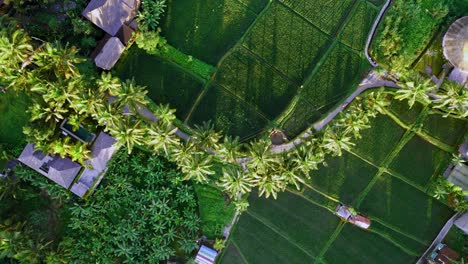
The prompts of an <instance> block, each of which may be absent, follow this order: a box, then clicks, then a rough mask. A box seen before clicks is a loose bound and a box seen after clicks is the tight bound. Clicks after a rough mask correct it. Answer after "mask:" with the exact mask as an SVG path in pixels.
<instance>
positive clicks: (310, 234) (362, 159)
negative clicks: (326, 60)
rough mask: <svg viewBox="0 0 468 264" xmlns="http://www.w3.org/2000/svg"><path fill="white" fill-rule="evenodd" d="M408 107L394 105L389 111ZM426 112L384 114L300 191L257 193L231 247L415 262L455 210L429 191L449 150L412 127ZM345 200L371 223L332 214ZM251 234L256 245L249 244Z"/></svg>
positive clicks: (255, 252)
mask: <svg viewBox="0 0 468 264" xmlns="http://www.w3.org/2000/svg"><path fill="white" fill-rule="evenodd" d="M403 109H404V107H403V106H401V105H398V106H397V107H395V106H392V105H391V106H389V108H388V111H389V112H393V113H395V112H398V111H401V110H403ZM397 110H398V111H397ZM426 112H427V109H420V111H418V112H417V116H412V117H411V116H409V115H405V117H404V118H407V119H408V120H409V119H412V120H414V121H413V122H408V123H409V125H407V126H405V127H400V125H399V124H398V122H396V121H395V120H393V119H392V118H390V117H388V116H385V115H380V116H378V117H377V118H376V119H375V120H374V121H373V124H372V127H371V128H370V129H368V130H365V133H364V134H363V138H362V139H361V140H360V141H358V143H357V146H356V147H355V148H354V149H353V151H352V152H346V153H344V154H343V156H341V157H336V158H328V159H327V163H328V166H327V167H321V168H319V169H318V170H316V171H312V172H311V174H310V176H311V179H310V181H308V182H306V186H305V187H303V189H302V190H300V191H296V190H293V189H289V190H288V191H287V192H285V193H282V194H280V195H279V197H278V199H277V200H273V199H265V198H258V197H256V194H252V195H251V196H250V198H249V201H250V203H251V206H250V207H249V209H248V211H247V212H246V213H244V215H243V216H242V217H241V219H240V221H239V223H238V225H237V226H236V229H235V230H234V234H233V235H232V236H231V238H230V240H229V243H230V244H229V247H231V245H236V249H237V251H236V252H238V253H237V254H239V255H242V256H243V258H242V260H243V262H242V263H326V264H332V263H353V262H354V263H361V262H362V263H413V262H414V261H416V259H417V258H418V257H419V256H420V255H421V254H422V253H423V252H424V251H425V250H426V248H427V247H428V246H429V245H430V243H431V242H432V240H433V239H434V238H435V236H436V235H437V234H438V233H439V231H440V229H441V228H442V226H443V225H444V224H445V222H446V221H447V220H448V219H449V218H450V217H451V216H452V215H453V214H454V212H453V211H452V210H451V209H450V208H449V207H448V206H447V205H445V204H443V203H441V202H439V201H438V200H436V199H435V198H433V197H431V196H429V195H428V194H427V187H428V182H429V180H430V178H431V177H434V176H436V175H439V174H440V173H441V172H442V171H443V170H445V168H446V167H447V166H448V164H449V160H450V156H451V155H450V154H449V153H447V152H445V151H444V150H442V149H440V148H439V147H437V146H435V145H433V144H431V143H430V142H428V141H426V140H424V138H422V137H421V136H420V135H418V134H417V133H416V130H414V129H412V126H419V124H420V123H426V122H428V121H427V120H428V118H432V117H431V116H430V115H427V113H426ZM395 115H396V117H397V118H400V116H399V115H398V114H395ZM464 125H465V124H459V125H458V126H454V127H453V129H454V130H458V129H462V128H460V126H461V127H464ZM436 132H437V131H436ZM427 133H435V132H434V130H430V129H429V130H428V131H427ZM379 135H381V136H382V137H379ZM291 188H292V187H291ZM339 203H342V204H347V205H351V206H353V207H354V208H356V210H357V211H358V212H360V213H361V214H363V215H365V216H367V217H368V218H370V219H371V222H372V224H371V227H370V228H369V229H368V230H363V229H360V228H358V227H355V226H352V225H350V224H348V223H343V222H341V221H340V219H339V218H338V217H337V216H335V215H334V213H333V212H334V209H335V207H336V206H337V205H338V204H339ZM257 237H260V239H259V240H256V241H255V242H251V241H252V240H253V239H255V238H257ZM246 240H249V241H248V243H255V245H250V244H249V245H248V246H245V247H243V246H242V245H243V244H244V243H245V242H246ZM276 243H278V244H277V245H276V246H274V247H272V246H271V245H272V244H276ZM252 247H253V248H252ZM290 254H294V257H291V255H290ZM290 257H291V259H290V260H288V261H286V260H285V259H288V258H290ZM233 258H235V256H233V254H232V253H229V254H224V255H223V256H222V257H221V258H220V263H235V262H233V261H234V260H233ZM284 261H286V262H284Z"/></svg>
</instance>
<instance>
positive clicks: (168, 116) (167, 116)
mask: <svg viewBox="0 0 468 264" xmlns="http://www.w3.org/2000/svg"><path fill="white" fill-rule="evenodd" d="M175 112H176V110H174V109H171V108H170V107H169V105H157V106H156V108H155V110H154V114H155V115H156V116H157V117H158V118H159V121H160V122H162V123H163V124H165V125H171V124H172V122H173V121H174V120H175V119H176V116H175Z"/></svg>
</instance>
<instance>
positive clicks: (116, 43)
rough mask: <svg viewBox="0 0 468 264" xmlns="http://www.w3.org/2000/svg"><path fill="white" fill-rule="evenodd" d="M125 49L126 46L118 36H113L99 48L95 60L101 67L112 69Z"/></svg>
mask: <svg viewBox="0 0 468 264" xmlns="http://www.w3.org/2000/svg"><path fill="white" fill-rule="evenodd" d="M124 50H125V46H124V45H123V44H122V42H121V41H120V40H119V39H118V38H117V37H111V38H109V39H108V40H107V41H106V43H105V44H104V46H102V48H101V50H99V52H98V53H97V56H96V58H94V62H95V63H96V66H98V67H99V68H102V69H104V70H110V69H112V67H114V65H115V63H116V62H117V61H118V60H119V58H120V56H121V55H122V53H123V51H124Z"/></svg>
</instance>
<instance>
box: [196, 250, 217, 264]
mask: <svg viewBox="0 0 468 264" xmlns="http://www.w3.org/2000/svg"><path fill="white" fill-rule="evenodd" d="M217 255H218V252H216V251H215V250H214V249H211V248H209V247H207V246H203V245H202V246H201V247H200V250H198V254H197V256H196V258H195V263H197V264H214V263H215V262H216V256H217Z"/></svg>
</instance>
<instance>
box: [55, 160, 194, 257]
mask: <svg viewBox="0 0 468 264" xmlns="http://www.w3.org/2000/svg"><path fill="white" fill-rule="evenodd" d="M181 178H182V175H181V174H180V172H178V171H177V170H176V167H175V166H174V165H173V164H171V163H169V162H168V161H167V160H165V159H163V158H161V157H158V156H152V155H151V154H149V153H146V152H142V151H134V153H133V154H132V155H131V156H129V155H127V154H126V152H125V151H121V152H119V153H118V154H117V155H116V156H115V157H114V159H113V160H112V162H111V163H110V165H109V170H108V172H107V175H106V178H105V180H104V182H103V183H102V185H101V188H100V189H99V190H97V191H96V193H95V194H94V195H93V199H92V201H90V202H88V203H86V204H81V205H75V206H73V207H72V208H71V209H70V213H71V219H70V222H69V228H70V229H69V231H68V234H69V237H68V238H67V239H66V240H65V241H64V242H63V246H66V247H67V248H70V252H71V259H73V260H74V261H77V262H79V263H90V262H102V263H107V262H113V261H116V260H118V261H119V262H127V263H128V262H132V263H134V262H138V263H142V262H145V263H157V262H158V261H161V260H165V259H168V258H169V257H170V256H173V255H175V254H176V252H178V250H181V251H183V252H185V253H190V252H192V251H193V250H195V249H196V248H197V247H198V246H197V244H196V243H195V239H196V238H197V234H198V230H199V229H200V219H199V218H198V214H197V203H196V198H195V193H194V190H193V187H192V186H190V185H187V184H184V183H180V180H181Z"/></svg>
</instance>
